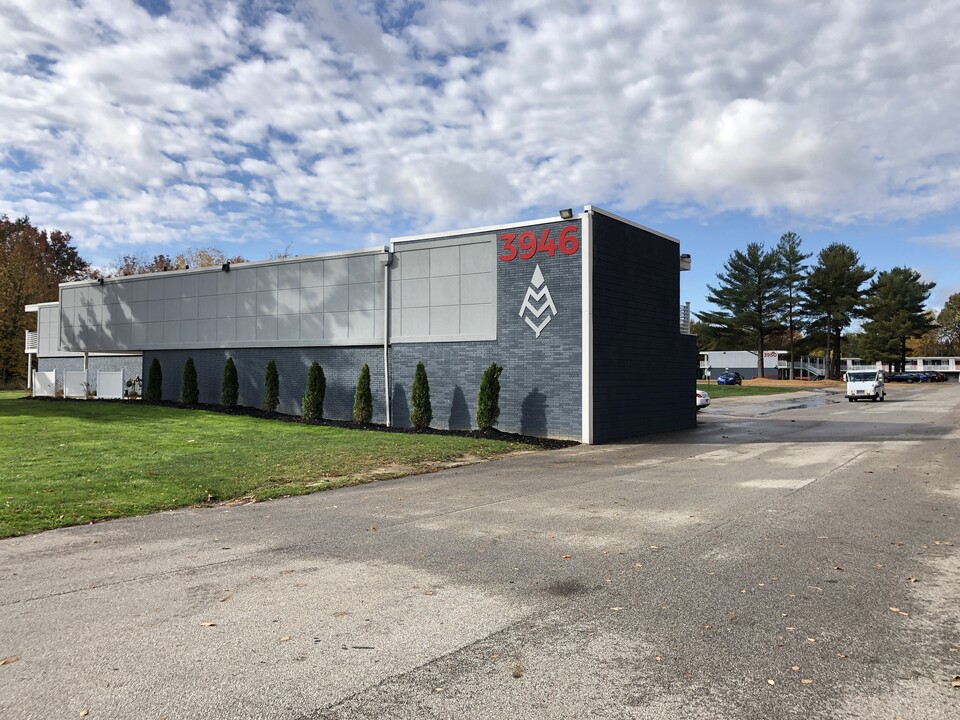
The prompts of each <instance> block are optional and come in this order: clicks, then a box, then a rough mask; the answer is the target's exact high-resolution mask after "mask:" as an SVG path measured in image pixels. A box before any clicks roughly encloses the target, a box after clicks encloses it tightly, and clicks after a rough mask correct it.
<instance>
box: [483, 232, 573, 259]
mask: <svg viewBox="0 0 960 720" xmlns="http://www.w3.org/2000/svg"><path fill="white" fill-rule="evenodd" d="M500 242H502V243H503V252H502V253H500V259H501V260H503V261H504V262H510V261H511V260H513V259H514V258H516V257H519V258H520V259H521V260H529V259H530V258H532V257H533V256H534V255H536V254H537V253H546V254H547V255H549V256H550V257H553V256H554V253H556V252H557V250H558V249H559V250H560V252H562V253H563V254H564V255H573V254H574V253H576V252H577V250H579V249H580V237H579V236H578V235H577V226H576V225H567V226H566V227H565V228H563V230H561V231H560V240H559V242H557V240H556V239H555V238H553V237H552V236H551V235H550V228H544V229H543V232H542V233H541V234H540V237H539V238H537V236H536V235H534V234H533V232H531V231H530V230H524V231H523V232H522V233H520V234H519V235H517V234H516V233H500Z"/></svg>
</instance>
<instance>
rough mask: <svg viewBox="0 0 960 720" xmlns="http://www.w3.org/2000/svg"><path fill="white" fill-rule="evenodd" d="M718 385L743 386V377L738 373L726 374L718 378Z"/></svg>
mask: <svg viewBox="0 0 960 720" xmlns="http://www.w3.org/2000/svg"><path fill="white" fill-rule="evenodd" d="M717 385H743V375H741V374H740V373H738V372H725V373H723V374H722V375H721V376H720V377H718V378H717Z"/></svg>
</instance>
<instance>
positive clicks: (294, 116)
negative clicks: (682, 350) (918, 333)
mask: <svg viewBox="0 0 960 720" xmlns="http://www.w3.org/2000/svg"><path fill="white" fill-rule="evenodd" d="M0 38H3V42H2V43H0V81H2V86H3V92H2V93H0V213H7V214H8V215H10V216H21V215H24V214H27V215H29V216H30V217H31V219H32V220H33V222H34V223H35V224H37V225H41V226H43V227H48V228H59V229H62V230H65V231H69V232H71V233H72V234H73V237H74V239H75V241H76V243H77V244H78V246H79V247H80V248H81V251H82V254H83V255H84V257H86V258H87V259H89V260H91V261H93V262H95V263H97V264H105V263H108V262H109V261H111V260H113V259H115V258H117V257H118V256H119V255H120V254H122V253H129V252H135V253H139V252H144V253H148V254H153V253H157V252H167V253H175V252H177V251H178V250H181V249H184V248H185V247H188V246H190V247H197V246H209V245H217V246H219V247H221V248H222V249H223V250H225V251H226V252H228V253H231V254H232V253H239V254H242V255H245V256H246V257H248V258H250V259H261V258H264V257H267V256H269V255H270V254H271V253H276V252H278V251H282V250H284V249H285V248H288V247H289V249H290V250H291V251H292V252H294V253H296V254H305V253H315V252H325V251H334V250H342V249H351V248H360V247H369V246H372V245H381V244H384V243H385V242H386V241H387V240H388V239H389V238H390V237H391V236H398V235H404V234H411V233H420V232H427V231H433V230H446V229H456V228H463V227H472V226H477V225H488V224H494V223H498V222H509V221H514V220H522V219H527V218H539V217H545V216H548V215H553V214H555V212H556V210H557V209H558V208H562V207H570V206H573V207H575V208H579V207H582V206H583V205H584V204H594V205H599V206H600V207H604V208H607V209H609V210H612V211H614V212H617V213H619V214H622V215H625V216H627V217H629V218H631V219H634V220H636V221H638V222H641V223H643V224H645V225H648V226H651V227H654V228H656V229H658V230H661V231H663V232H667V233H669V234H672V235H674V236H676V237H678V238H680V240H681V242H682V248H683V251H684V252H689V253H691V254H692V255H693V262H694V268H695V270H694V271H692V272H690V273H684V276H683V291H682V292H683V298H682V299H684V300H691V301H692V302H693V304H694V310H697V309H700V308H702V307H703V296H704V294H705V284H706V283H707V282H713V281H714V279H715V278H714V275H715V273H716V271H717V270H718V269H719V268H720V265H721V264H722V263H723V261H724V260H725V259H726V258H727V256H728V255H729V254H730V252H732V251H733V250H734V249H738V248H743V247H744V246H745V245H746V243H747V242H751V241H760V242H765V243H766V244H767V245H768V246H769V245H773V244H775V243H776V240H777V238H778V237H779V236H780V234H781V233H783V232H785V231H787V230H794V231H796V232H798V233H799V234H800V235H801V236H802V237H803V238H804V246H805V247H806V249H807V250H808V251H816V250H818V249H820V248H821V247H823V246H824V245H826V244H828V243H830V242H834V241H842V242H847V243H849V244H850V245H852V246H853V247H854V248H856V249H857V250H858V251H859V252H860V254H861V256H862V258H863V259H864V260H865V262H866V263H867V264H868V265H870V266H873V267H877V268H878V269H889V268H890V267H893V266H894V265H910V266H912V267H915V268H917V269H918V270H920V271H921V272H922V273H923V274H924V276H925V277H926V278H927V279H929V280H934V281H936V282H937V283H938V288H937V289H936V290H935V294H934V297H933V298H932V301H933V303H934V304H942V302H943V299H945V297H946V296H947V295H949V294H950V293H952V292H958V291H960V130H958V127H960V122H958V118H960V0H915V1H914V2H910V3H896V2H886V1H881V0H876V1H873V2H868V1H867V0H836V1H821V2H816V1H811V2H802V3H798V2H794V1H793V0H789V1H781V0H711V1H710V2H705V1H703V2H700V1H694V0H689V1H687V2H683V1H682V0H633V1H629V2H623V1H622V0H620V1H619V2H612V3H606V2H591V1H590V0H490V1H488V2H476V0H464V1H460V0H443V1H440V0H419V1H417V2H408V1H407V0H312V1H303V2H281V1H280V0H273V1H271V0H248V1H243V0H237V1H235V2H220V1H219V0H136V1H135V0H0Z"/></svg>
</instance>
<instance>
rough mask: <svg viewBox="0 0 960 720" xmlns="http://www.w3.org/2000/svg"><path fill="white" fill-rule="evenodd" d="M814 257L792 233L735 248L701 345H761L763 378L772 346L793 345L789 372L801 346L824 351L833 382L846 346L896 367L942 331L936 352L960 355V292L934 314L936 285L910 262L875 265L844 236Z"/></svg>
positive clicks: (711, 293) (702, 316)
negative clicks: (767, 243)
mask: <svg viewBox="0 0 960 720" xmlns="http://www.w3.org/2000/svg"><path fill="white" fill-rule="evenodd" d="M811 257H813V254H812V253H805V252H803V250H802V240H801V238H800V236H799V235H797V234H796V233H794V232H787V233H784V234H783V235H781V236H780V240H779V242H778V243H777V245H776V246H775V247H773V248H771V249H769V250H768V249H766V248H765V247H764V245H763V243H757V242H752V243H749V244H748V245H747V247H746V250H744V251H741V250H736V251H734V252H733V254H731V255H730V257H729V259H728V260H727V261H726V262H725V263H724V265H723V270H722V272H719V273H717V283H716V285H707V290H708V295H707V301H708V302H710V303H712V304H713V305H715V306H716V307H717V308H718V309H717V310H711V311H705V312H702V313H696V316H697V318H698V322H696V323H695V324H694V328H695V332H696V333H697V335H698V349H699V350H701V351H706V350H715V349H718V348H720V347H721V346H722V347H726V348H737V347H743V346H747V347H751V348H756V351H757V373H758V375H760V376H762V375H763V353H764V350H765V349H767V348H769V347H771V346H773V344H776V345H780V346H782V345H786V346H787V347H788V349H789V357H790V377H791V378H793V375H794V368H793V363H794V359H795V355H796V354H797V353H798V352H799V353H804V354H810V353H817V354H818V353H819V352H821V351H822V353H823V356H824V358H825V368H826V371H825V372H826V376H827V378H830V379H839V378H840V375H841V372H840V367H841V366H840V357H841V354H842V353H843V352H844V351H846V352H848V353H852V354H853V355H855V356H856V357H860V358H862V359H863V360H865V361H867V362H871V363H872V362H876V361H882V362H884V363H888V364H890V365H891V366H893V367H894V369H895V370H898V371H902V370H903V368H904V365H905V363H906V357H907V354H908V351H911V350H912V349H913V347H912V346H913V345H915V341H916V340H917V339H919V338H928V339H929V338H930V336H935V337H936V338H939V340H940V342H939V344H938V345H937V346H936V348H937V350H939V352H938V353H936V354H960V293H956V294H954V295H952V296H951V297H950V299H949V300H948V301H947V302H946V304H945V305H944V308H943V310H942V311H941V312H940V313H939V315H936V314H935V313H933V312H931V311H929V310H927V309H926V307H925V303H926V302H927V300H928V299H929V297H930V291H931V290H933V288H934V287H935V286H936V284H935V283H932V282H924V281H923V280H922V279H921V277H920V273H918V272H917V271H916V270H913V269H912V268H909V267H894V268H892V269H891V270H883V271H880V272H877V271H876V270H875V269H874V268H867V267H866V266H864V264H863V263H862V262H861V261H860V257H859V255H858V254H857V252H856V251H855V250H854V249H853V248H851V247H850V246H849V245H845V244H844V243H833V244H831V245H828V246H827V247H825V248H823V250H821V251H820V252H819V253H818V254H817V256H816V261H815V262H814V263H813V264H808V263H807V261H808V260H809V259H810V258H811ZM855 321H862V326H861V330H860V332H858V333H854V334H848V335H844V331H845V330H846V329H847V328H849V327H850V326H851V325H852V324H853V323H854V322H855ZM929 345H930V343H929V342H928V346H929Z"/></svg>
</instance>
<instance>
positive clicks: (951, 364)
mask: <svg viewBox="0 0 960 720" xmlns="http://www.w3.org/2000/svg"><path fill="white" fill-rule="evenodd" d="M793 365H794V372H793V376H794V378H796V379H798V380H819V379H822V378H823V377H824V376H825V375H826V370H825V367H824V359H823V358H822V357H818V356H816V355H803V356H798V357H796V358H795V359H794V363H793ZM867 367H870V368H875V367H879V368H880V369H882V370H885V371H887V372H890V370H891V368H890V366H889V365H886V364H884V363H880V362H876V363H868V362H865V361H863V360H862V359H860V358H855V357H850V358H841V359H840V372H847V370H854V369H859V368H867ZM924 370H938V371H939V372H942V373H944V374H945V375H946V376H947V379H948V380H950V381H951V382H957V381H958V380H960V357H912V358H907V362H906V366H905V367H904V371H905V372H923V371H924ZM728 371H729V372H738V373H740V374H741V375H743V377H744V379H745V380H752V379H754V378H756V377H757V353H756V351H755V350H710V351H708V352H702V353H700V373H699V378H700V379H707V378H710V379H716V378H717V376H718V375H720V374H721V373H724V372H728ZM763 375H764V377H766V378H768V379H773V380H777V379H780V380H784V379H786V378H788V377H790V353H789V352H788V351H786V350H765V351H764V353H763Z"/></svg>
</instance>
